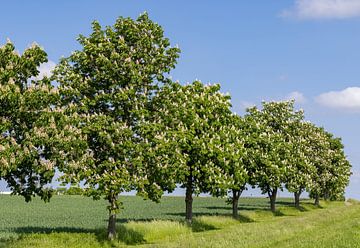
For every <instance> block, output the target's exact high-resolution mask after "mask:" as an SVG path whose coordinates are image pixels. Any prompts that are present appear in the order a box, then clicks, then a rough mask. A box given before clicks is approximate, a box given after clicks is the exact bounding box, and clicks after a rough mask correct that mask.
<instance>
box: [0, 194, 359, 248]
mask: <svg viewBox="0 0 360 248" xmlns="http://www.w3.org/2000/svg"><path fill="white" fill-rule="evenodd" d="M122 201H123V202H124V204H123V209H122V211H121V213H120V214H119V215H118V222H117V229H118V238H117V239H116V240H114V241H111V242H110V241H107V236H106V224H107V214H108V213H107V212H106V202H105V201H102V200H100V201H93V200H92V199H90V198H85V197H82V196H55V197H54V198H52V199H51V202H50V203H44V202H42V201H41V200H39V199H34V200H33V201H31V202H30V203H25V202H24V201H23V199H22V198H20V197H16V196H8V195H1V196H0V202H1V205H0V206H1V211H0V220H1V221H0V247H9V248H17V247H34V248H35V247H49V248H50V247H51V248H58V247H67V248H70V247H89V248H90V247H95V248H96V247H127V246H136V247H227V248H230V247H349V248H350V247H351V248H353V247H360V204H359V203H358V202H357V201H354V200H350V201H347V202H321V207H320V208H318V207H315V206H313V204H312V201H309V200H302V202H301V209H296V208H294V207H293V206H292V199H287V198H280V199H279V200H278V202H277V207H278V211H277V212H276V213H275V214H273V213H272V212H271V211H269V210H268V199H266V198H241V199H240V206H239V211H240V217H239V219H238V220H234V219H232V218H231V207H230V206H229V205H227V204H226V203H225V199H218V198H212V197H197V198H195V199H194V216H195V218H194V221H193V224H192V226H191V227H190V226H187V225H186V223H185V222H184V221H183V219H184V198H183V197H164V198H163V199H162V201H161V203H159V204H156V203H153V202H151V201H145V200H143V199H142V198H139V197H135V196H123V197H122Z"/></svg>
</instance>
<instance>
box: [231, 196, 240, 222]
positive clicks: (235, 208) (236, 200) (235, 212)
mask: <svg viewBox="0 0 360 248" xmlns="http://www.w3.org/2000/svg"><path fill="white" fill-rule="evenodd" d="M239 197H240V191H239V190H234V189H233V190H232V216H233V218H234V219H237V218H238V217H239V213H238V205H239Z"/></svg>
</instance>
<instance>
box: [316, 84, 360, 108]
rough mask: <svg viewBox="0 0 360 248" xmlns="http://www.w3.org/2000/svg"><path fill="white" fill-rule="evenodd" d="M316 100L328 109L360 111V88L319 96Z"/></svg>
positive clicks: (350, 88)
mask: <svg viewBox="0 0 360 248" xmlns="http://www.w3.org/2000/svg"><path fill="white" fill-rule="evenodd" d="M315 100H316V101H317V102H318V103H320V104H321V105H324V106H326V107H331V108H338V109H344V110H351V111H360V87H349V88H346V89H344V90H342V91H330V92H326V93H323V94H321V95H319V96H317V97H316V98H315Z"/></svg>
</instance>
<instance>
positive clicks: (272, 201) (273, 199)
mask: <svg viewBox="0 0 360 248" xmlns="http://www.w3.org/2000/svg"><path fill="white" fill-rule="evenodd" d="M268 194H269V198H270V209H271V211H272V212H275V211H276V207H275V202H276V194H277V188H274V189H273V190H271V189H269V191H268Z"/></svg>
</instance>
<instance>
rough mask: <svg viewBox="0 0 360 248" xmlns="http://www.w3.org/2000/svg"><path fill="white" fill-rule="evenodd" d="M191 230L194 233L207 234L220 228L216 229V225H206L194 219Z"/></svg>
mask: <svg viewBox="0 0 360 248" xmlns="http://www.w3.org/2000/svg"><path fill="white" fill-rule="evenodd" d="M191 229H192V231H193V232H205V231H209V230H216V229H219V228H216V227H215V226H214V225H211V224H208V223H205V222H204V221H202V220H198V219H194V220H193V221H192V224H191Z"/></svg>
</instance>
